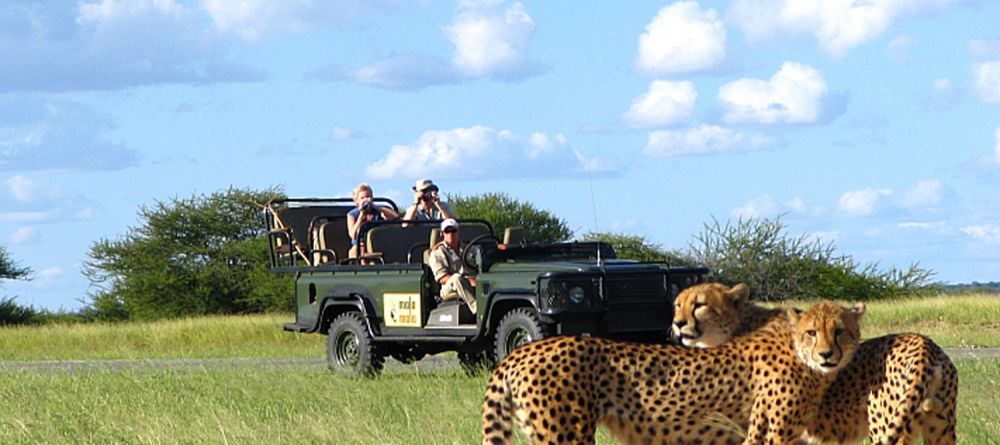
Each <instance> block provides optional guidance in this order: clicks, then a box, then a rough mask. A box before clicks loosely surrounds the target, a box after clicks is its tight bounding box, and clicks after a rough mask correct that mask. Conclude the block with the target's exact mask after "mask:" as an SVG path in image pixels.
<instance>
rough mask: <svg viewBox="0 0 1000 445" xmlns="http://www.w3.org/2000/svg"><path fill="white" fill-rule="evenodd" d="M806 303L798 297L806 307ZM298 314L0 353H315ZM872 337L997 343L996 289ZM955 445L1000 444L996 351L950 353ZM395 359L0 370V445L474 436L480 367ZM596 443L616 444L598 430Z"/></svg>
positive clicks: (33, 340) (21, 356) (908, 310)
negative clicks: (372, 366) (352, 366)
mask: <svg viewBox="0 0 1000 445" xmlns="http://www.w3.org/2000/svg"><path fill="white" fill-rule="evenodd" d="M808 303H809V302H798V303H796V304H797V305H798V306H808ZM290 320H291V316H290V315H261V316H246V317H203V318H194V319H187V320H174V321H163V322H155V323H127V324H112V325H101V324H94V325H56V326H39V327H16V328H10V327H8V328H0V358H2V359H3V360H6V361H9V360H83V359H145V358H234V357H248V358H309V357H312V358H320V357H322V355H323V350H324V347H323V341H324V340H325V337H323V336H320V335H301V334H291V333H286V332H283V331H282V330H281V324H282V323H284V322H287V321H290ZM864 330H865V335H866V336H876V335H880V334H883V333H887V332H900V331H915V332H921V333H924V334H926V335H929V336H931V337H932V338H934V339H935V340H936V341H938V342H939V343H941V344H942V345H945V346H1000V298H996V297H978V298H977V297H967V296H963V297H945V296H942V297H935V298H928V299H917V300H900V301H893V302H889V303H872V304H870V305H869V311H868V314H867V315H866V322H865V325H864ZM956 364H957V366H958V368H959V372H960V373H961V389H960V391H961V392H960V394H961V395H960V399H959V443H962V444H1000V440H998V439H997V438H998V437H1000V406H998V404H997V402H996V401H997V400H1000V389H998V388H1000V386H998V382H1000V360H980V359H967V360H961V361H958V362H956ZM420 369H422V368H420V367H412V366H411V367H407V368H395V369H394V370H392V371H389V372H386V373H385V374H383V376H382V377H380V378H378V379H374V380H364V379H349V378H343V377H337V376H334V375H331V374H330V373H328V372H325V371H324V370H322V369H318V368H317V367H294V368H276V367H259V368H258V367H208V368H204V367H195V368H167V369H155V368H125V369H120V370H98V371H94V370H88V371H79V370H77V371H66V370H51V371H44V370H43V371H39V370H31V371H24V370H20V371H18V370H10V369H7V370H5V369H4V368H3V367H2V366H0V443H2V444H258V443H259V444H265V443H266V444H273V443H281V444H284V443H288V444H291V443H335V444H340V443H343V444H368V443H371V444H450V443H477V442H478V441H479V433H478V431H479V411H480V403H481V400H482V394H483V387H484V383H485V380H486V377H485V376H481V377H467V376H465V375H464V374H462V373H460V372H457V371H435V372H426V371H420ZM599 443H602V444H608V443H613V441H612V440H610V438H609V437H608V435H607V434H606V433H603V432H602V433H601V436H600V437H599Z"/></svg>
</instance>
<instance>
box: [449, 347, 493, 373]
mask: <svg viewBox="0 0 1000 445" xmlns="http://www.w3.org/2000/svg"><path fill="white" fill-rule="evenodd" d="M458 363H459V364H460V365H461V366H462V370H463V371H465V375H468V376H470V377H476V376H480V375H483V374H484V373H486V372H488V371H490V370H492V369H493V367H494V366H495V365H496V362H494V361H493V352H492V351H489V350H482V351H476V352H466V351H463V352H459V353H458Z"/></svg>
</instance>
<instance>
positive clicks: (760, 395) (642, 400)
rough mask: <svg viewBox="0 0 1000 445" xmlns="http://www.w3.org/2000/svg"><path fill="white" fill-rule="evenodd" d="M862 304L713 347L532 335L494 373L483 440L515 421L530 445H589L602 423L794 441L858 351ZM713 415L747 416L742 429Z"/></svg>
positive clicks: (646, 435)
mask: <svg viewBox="0 0 1000 445" xmlns="http://www.w3.org/2000/svg"><path fill="white" fill-rule="evenodd" d="M863 313H864V305H858V306H855V307H853V308H850V309H846V308H843V307H841V306H839V305H836V304H833V303H830V302H823V303H820V304H817V305H816V306H814V307H812V308H810V309H809V310H808V311H806V312H804V313H801V314H800V313H798V312H796V311H791V312H789V314H788V315H787V318H782V319H780V320H778V321H776V322H775V323H772V324H770V325H768V326H767V327H765V328H763V329H760V330H758V331H756V332H754V333H753V334H750V335H747V336H743V337H740V338H739V339H737V340H734V341H731V342H729V343H726V344H724V345H722V346H720V347H718V348H714V349H689V348H684V347H682V346H677V345H652V344H637V343H624V342H615V341H611V340H607V339H599V338H592V337H582V336H580V337H553V338H548V339H545V340H541V341H537V342H533V343H529V344H527V345H524V346H522V347H520V348H518V349H516V350H514V351H513V352H512V353H511V354H510V355H509V356H507V357H506V358H505V359H504V360H503V362H501V363H500V365H499V366H498V367H497V368H496V369H495V370H494V371H493V374H492V376H491V378H490V380H489V383H488V385H487V387H486V396H485V400H484V402H483V417H482V420H483V443H484V444H503V443H510V442H511V441H512V436H513V433H512V425H513V424H514V423H517V424H518V426H519V427H520V429H521V431H522V432H523V433H524V434H525V435H526V436H527V437H528V438H529V440H530V441H531V442H532V443H534V444H564V443H580V444H592V443H594V432H595V430H596V428H597V426H598V425H599V424H601V425H605V426H606V427H608V429H609V430H610V431H611V433H612V435H613V436H615V437H616V438H617V439H618V440H619V441H621V442H622V443H657V444H660V443H664V444H703V445H711V444H739V443H745V444H759V443H773V444H780V443H797V442H798V439H799V438H800V437H801V435H802V433H803V432H804V430H805V428H806V426H807V425H808V424H810V423H811V420H812V418H813V416H814V410H815V404H816V401H817V400H819V398H820V397H821V395H822V392H823V390H824V389H825V388H826V386H827V385H828V384H829V383H830V382H832V381H833V377H834V376H835V375H836V371H837V370H838V369H839V368H840V367H841V366H842V365H843V364H844V363H846V362H847V361H848V360H849V359H850V356H851V354H852V353H853V352H854V349H855V347H856V346H857V343H858V338H860V332H859V330H860V328H859V320H860V318H861V316H862V314H863ZM718 416H722V418H723V419H728V420H729V421H730V424H732V423H738V424H746V425H747V426H748V427H747V434H746V436H745V437H744V435H742V434H737V433H735V432H734V431H733V429H731V428H728V429H727V428H725V427H724V425H725V422H718V421H717V420H715V419H716V418H718ZM734 419H738V420H734Z"/></svg>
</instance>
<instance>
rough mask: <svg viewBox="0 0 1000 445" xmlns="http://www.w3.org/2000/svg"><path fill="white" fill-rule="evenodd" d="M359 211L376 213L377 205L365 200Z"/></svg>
mask: <svg viewBox="0 0 1000 445" xmlns="http://www.w3.org/2000/svg"><path fill="white" fill-rule="evenodd" d="M361 211H362V212H366V213H371V214H373V215H375V214H378V206H376V205H375V203H374V202H371V201H366V202H365V203H364V204H361Z"/></svg>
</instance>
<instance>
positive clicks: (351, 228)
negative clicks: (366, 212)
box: [347, 213, 361, 240]
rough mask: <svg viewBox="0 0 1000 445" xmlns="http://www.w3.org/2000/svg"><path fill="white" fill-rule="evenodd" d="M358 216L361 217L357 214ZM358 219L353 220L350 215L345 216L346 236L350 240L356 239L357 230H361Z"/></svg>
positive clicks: (352, 216) (352, 215)
mask: <svg viewBox="0 0 1000 445" xmlns="http://www.w3.org/2000/svg"><path fill="white" fill-rule="evenodd" d="M358 216H361V214H360V213H358ZM360 219H361V218H355V217H354V214H352V213H348V214H347V234H348V235H350V236H351V239H352V240H353V239H357V238H358V229H360V228H361V221H360Z"/></svg>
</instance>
